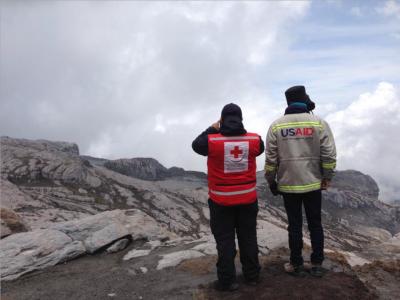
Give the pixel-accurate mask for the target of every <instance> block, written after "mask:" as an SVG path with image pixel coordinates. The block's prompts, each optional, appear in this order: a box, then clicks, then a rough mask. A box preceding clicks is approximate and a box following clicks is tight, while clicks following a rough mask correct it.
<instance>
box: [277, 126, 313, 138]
mask: <svg viewBox="0 0 400 300" xmlns="http://www.w3.org/2000/svg"><path fill="white" fill-rule="evenodd" d="M313 134H314V128H312V127H308V128H286V129H281V135H282V137H288V136H295V137H298V136H312V135H313Z"/></svg>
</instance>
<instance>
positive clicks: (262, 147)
mask: <svg viewBox="0 0 400 300" xmlns="http://www.w3.org/2000/svg"><path fill="white" fill-rule="evenodd" d="M264 149H265V147H264V141H263V140H262V138H261V136H260V153H258V154H257V156H260V155H261V154H263V153H264Z"/></svg>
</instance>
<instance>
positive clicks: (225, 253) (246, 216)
mask: <svg viewBox="0 0 400 300" xmlns="http://www.w3.org/2000/svg"><path fill="white" fill-rule="evenodd" d="M208 205H209V207H210V225H211V231H212V233H213V235H214V238H215V241H216V243H217V251H218V262H217V274H218V280H219V281H220V282H221V283H222V284H230V283H232V282H234V281H235V280H236V269H235V262H234V260H235V256H236V244H235V230H236V234H237V238H238V242H239V250H240V262H241V263H242V270H243V276H244V277H245V279H246V280H255V279H257V278H258V275H259V273H260V264H259V262H258V245H257V231H256V227H257V213H258V202H257V201H256V202H254V203H252V204H246V205H235V206H222V205H219V204H217V203H215V202H213V201H212V200H211V199H209V200H208Z"/></svg>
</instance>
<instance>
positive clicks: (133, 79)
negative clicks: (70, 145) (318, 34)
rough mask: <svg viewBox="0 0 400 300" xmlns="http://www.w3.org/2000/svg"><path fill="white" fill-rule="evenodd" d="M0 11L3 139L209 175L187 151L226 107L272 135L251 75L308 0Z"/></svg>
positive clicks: (283, 40)
mask: <svg viewBox="0 0 400 300" xmlns="http://www.w3.org/2000/svg"><path fill="white" fill-rule="evenodd" d="M1 5H2V7H1V26H0V30H1V34H0V39H1V41H0V50H1V55H0V60H1V68H0V76H1V77H0V85H1V88H0V93H1V95H0V96H1V102H0V134H4V135H10V136H13V137H23V138H46V139H53V140H67V141H73V142H76V143H78V145H79V146H80V149H81V152H82V153H85V154H91V155H95V156H101V157H108V158H119V157H140V156H145V157H154V158H157V159H158V160H159V161H160V162H161V163H163V164H165V165H166V166H172V165H176V166H181V167H185V168H187V169H202V170H204V169H205V167H206V164H205V162H204V160H203V158H202V157H200V156H198V155H196V154H195V153H194V152H193V151H192V149H191V142H192V140H193V139H194V138H195V137H196V136H197V135H198V134H200V132H201V131H202V130H204V129H205V128H206V127H207V126H208V125H210V124H211V123H212V122H215V121H216V120H217V119H218V118H219V115H220V112H221V109H222V107H223V105H224V104H226V103H229V102H236V103H237V104H239V105H241V106H242V107H243V110H244V116H245V121H246V126H247V128H248V129H249V130H257V129H259V128H260V129H262V130H263V131H266V130H267V125H266V124H262V125H263V126H260V124H261V123H263V122H265V123H266V121H265V120H266V118H267V117H268V115H271V112H270V110H269V109H268V106H272V105H268V95H267V92H266V91H265V87H260V85H259V84H257V81H258V80H259V79H258V78H259V73H258V72H259V71H260V70H264V68H266V67H267V66H268V64H269V63H270V62H271V60H272V59H273V58H274V56H275V55H276V53H279V52H281V50H282V48H287V45H288V44H289V43H290V32H291V28H293V27H294V26H296V22H297V21H298V20H301V19H302V17H303V16H304V15H305V14H306V12H307V11H308V8H309V6H310V3H309V2H307V1H305V2H301V1H296V2H283V1H282V2H281V1H279V2H274V1H271V2H269V1H268V2H218V1H216V2H211V1H205V2H162V1H160V2H152V1H149V2H137V1H55V2H54V1H53V2H51V1H44V2H43V1H42V2H35V1H33V2H29V1H26V2H20V1H17V2H12V1H9V2H6V3H3V2H2V4H1ZM282 95H283V94H282ZM280 103H282V105H283V104H284V101H283V99H282V101H280ZM275 106H276V105H274V107H275ZM263 112H265V114H263ZM256 113H257V116H258V119H257V120H256V121H255V120H250V119H249V117H250V116H254V115H255V114H256ZM252 119H253V118H252ZM22 120H23V122H21V121H22ZM260 120H262V121H260ZM253 126H256V127H257V128H254V127H253ZM260 133H262V132H260ZM263 135H264V133H263Z"/></svg>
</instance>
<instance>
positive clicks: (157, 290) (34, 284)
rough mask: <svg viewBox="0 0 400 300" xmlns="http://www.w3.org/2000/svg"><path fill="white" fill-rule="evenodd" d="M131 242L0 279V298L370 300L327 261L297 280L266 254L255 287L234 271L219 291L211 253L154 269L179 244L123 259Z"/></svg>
mask: <svg viewBox="0 0 400 300" xmlns="http://www.w3.org/2000/svg"><path fill="white" fill-rule="evenodd" d="M133 247H134V245H131V246H130V247H129V248H128V249H126V250H124V251H122V252H120V253H117V254H106V253H99V254H96V255H93V256H84V257H81V258H79V259H76V260H74V261H71V262H68V263H67V264H62V265H58V266H55V267H52V268H49V269H47V270H42V271H39V272H34V273H32V274H29V275H27V276H24V277H22V278H20V279H18V280H16V281H12V282H3V283H2V291H1V296H2V297H1V299H2V300H20V299H21V300H25V299H29V300H36V299H37V300H39V299H40V300H54V299H57V300H64V299H65V300H67V299H68V300H71V299H74V300H78V299H85V300H92V299H93V300H94V299H96V300H98V299H157V300H161V299H198V300H200V299H245V300H250V299H341V300H343V299H352V300H353V299H375V296H374V295H373V294H371V293H370V292H369V291H368V290H367V288H366V287H365V286H364V285H363V284H362V283H361V281H359V280H358V279H357V277H356V276H354V275H352V274H351V273H349V272H347V271H346V272H343V271H344V270H343V269H340V268H341V267H340V266H339V267H338V266H337V265H335V263H333V262H332V261H329V260H327V265H328V266H329V268H331V269H332V270H336V272H334V271H331V272H329V273H328V274H327V275H326V276H325V277H324V278H322V279H315V278H312V277H306V278H301V279H298V278H293V277H291V276H289V275H287V274H285V273H284V271H283V266H282V265H283V263H284V262H285V261H286V259H287V257H285V256H282V255H276V254H274V255H270V256H268V257H264V258H263V259H262V265H263V270H262V273H261V278H262V282H261V283H260V284H259V285H258V286H257V287H248V286H246V285H244V284H243V282H242V280H241V278H240V276H239V283H240V290H239V291H238V292H235V293H219V292H215V291H213V290H212V289H210V288H209V285H210V283H211V282H212V281H213V280H215V266H214V265H215V259H216V258H215V257H213V256H207V257H201V258H198V259H192V260H189V261H186V262H184V263H182V264H181V265H180V266H178V267H176V268H170V269H165V270H161V271H157V270H156V268H155V267H156V265H157V262H158V259H159V257H158V254H160V253H165V252H171V251H175V250H181V249H182V247H180V248H179V247H175V248H161V249H157V250H155V251H154V252H153V253H152V254H151V255H149V256H147V257H142V258H136V259H132V260H130V261H123V260H122V257H123V256H124V254H126V252H128V251H129V250H130V249H132V248H133ZM144 266H145V267H146V268H147V269H148V272H147V273H145V274H144V273H143V272H142V271H141V270H140V267H144ZM238 270H240V268H238ZM238 273H240V272H238Z"/></svg>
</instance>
